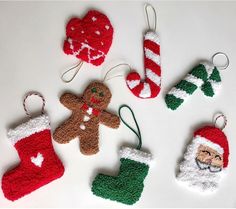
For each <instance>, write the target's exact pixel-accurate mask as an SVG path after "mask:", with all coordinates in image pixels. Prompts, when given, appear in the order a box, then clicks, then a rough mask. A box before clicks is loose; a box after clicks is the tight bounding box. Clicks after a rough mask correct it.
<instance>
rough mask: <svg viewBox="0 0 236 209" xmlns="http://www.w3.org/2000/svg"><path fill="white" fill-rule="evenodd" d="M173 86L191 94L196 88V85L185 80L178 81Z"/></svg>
mask: <svg viewBox="0 0 236 209" xmlns="http://www.w3.org/2000/svg"><path fill="white" fill-rule="evenodd" d="M175 87H176V88H177V89H181V90H184V91H186V92H187V93H188V94H192V93H193V92H194V91H195V90H196V89H197V86H196V85H195V84H193V83H190V82H188V81H185V80H182V81H180V82H179V83H178V84H177V85H176V86H175Z"/></svg>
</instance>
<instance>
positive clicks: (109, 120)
mask: <svg viewBox="0 0 236 209" xmlns="http://www.w3.org/2000/svg"><path fill="white" fill-rule="evenodd" d="M100 122H101V123H102V124H104V125H105V126H108V127H110V128H118V127H119V125H120V118H119V117H118V116H117V115H114V114H112V113H109V112H107V111H102V112H101V116H100Z"/></svg>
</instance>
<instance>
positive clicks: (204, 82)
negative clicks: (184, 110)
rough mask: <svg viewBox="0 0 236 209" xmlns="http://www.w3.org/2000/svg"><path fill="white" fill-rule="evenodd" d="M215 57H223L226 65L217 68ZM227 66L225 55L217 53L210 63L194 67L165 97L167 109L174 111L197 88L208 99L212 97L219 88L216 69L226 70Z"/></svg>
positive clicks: (219, 83)
mask: <svg viewBox="0 0 236 209" xmlns="http://www.w3.org/2000/svg"><path fill="white" fill-rule="evenodd" d="M217 55H224V56H225V58H226V60H227V63H226V65H224V66H219V65H218V66H217V65H216V64H215V63H214V58H215V57H216V56H217ZM228 66H229V59H228V57H227V55H226V54H225V53H222V52H218V53H216V54H214V55H213V56H212V61H211V62H205V63H202V64H199V65H198V66H196V67H194V68H193V70H192V71H191V72H189V73H188V74H187V76H186V77H185V78H184V79H183V80H181V81H180V82H179V83H178V84H177V85H175V86H174V87H173V88H172V89H171V90H170V91H169V92H168V93H167V95H166V97H165V102H166V104H167V107H168V108H170V109H172V110H176V109H177V108H178V107H180V105H182V104H183V102H184V101H185V100H186V99H187V98H189V97H190V96H191V95H192V94H193V93H194V92H195V91H196V90H197V88H199V87H200V88H201V90H202V91H203V93H204V94H205V95H206V96H208V97H213V96H215V95H216V93H217V92H218V91H219V88H220V87H221V77H220V73H219V70H218V69H221V70H222V69H226V68H227V67H228Z"/></svg>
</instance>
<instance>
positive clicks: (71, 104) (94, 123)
mask: <svg viewBox="0 0 236 209" xmlns="http://www.w3.org/2000/svg"><path fill="white" fill-rule="evenodd" d="M111 96H112V95H111V92H110V90H109V89H108V87H107V86H106V85H104V83H101V82H97V81H95V82H92V83H90V84H89V85H88V87H87V88H86V89H85V91H84V93H83V96H82V97H78V96H76V95H74V94H71V93H65V94H63V95H62V96H61V98H60V102H61V103H62V104H63V105H64V106H65V107H67V108H68V109H70V110H71V111H72V114H71V116H70V118H69V119H68V120H66V121H65V122H64V123H62V124H61V125H60V126H59V127H58V128H57V129H56V130H55V132H54V134H53V137H54V140H55V141H57V142H58V143H61V144H64V143H68V142H70V141H71V140H72V139H74V138H76V137H79V139H80V151H81V153H83V154H84V155H93V154H96V153H97V152H98V151H99V146H98V144H99V139H98V136H99V132H98V128H99V123H102V124H104V125H106V126H108V127H110V128H118V127H119V125H120V119H119V117H118V116H116V115H114V114H112V113H110V112H107V111H106V110H105V109H106V108H107V106H108V104H109V103H110V100H111ZM89 107H91V109H93V111H91V110H90V112H89V110H88V108H89ZM86 108H87V109H86Z"/></svg>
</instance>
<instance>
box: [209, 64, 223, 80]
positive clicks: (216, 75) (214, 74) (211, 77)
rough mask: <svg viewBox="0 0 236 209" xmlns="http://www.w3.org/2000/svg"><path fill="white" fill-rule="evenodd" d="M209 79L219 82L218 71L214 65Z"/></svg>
mask: <svg viewBox="0 0 236 209" xmlns="http://www.w3.org/2000/svg"><path fill="white" fill-rule="evenodd" d="M209 80H213V81H215V82H221V77H220V72H219V70H218V69H217V68H216V67H215V68H214V69H213V72H212V74H211V76H210V77H209Z"/></svg>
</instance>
